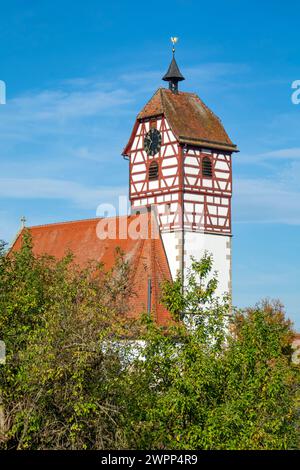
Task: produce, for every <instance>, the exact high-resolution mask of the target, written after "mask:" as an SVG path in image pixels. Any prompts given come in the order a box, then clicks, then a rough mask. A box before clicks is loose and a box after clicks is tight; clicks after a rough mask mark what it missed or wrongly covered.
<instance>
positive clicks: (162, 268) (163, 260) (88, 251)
mask: <svg viewBox="0 0 300 470" xmlns="http://www.w3.org/2000/svg"><path fill="white" fill-rule="evenodd" d="M137 217H138V216H136V215H132V216H128V217H127V216H124V217H118V218H117V219H116V228H117V230H116V233H117V234H118V233H119V228H120V224H121V223H122V224H124V223H126V222H127V227H128V226H129V225H130V223H131V222H132V221H134V219H136V218H137ZM148 217H150V214H149V216H148ZM126 219H127V220H126ZM153 219H154V218H152V220H153ZM101 220H102V221H103V219H99V218H97V219H89V220H79V221H73V222H62V223H55V224H49V225H39V226H34V227H28V229H29V231H30V233H31V236H32V240H33V252H34V254H35V255H41V254H46V253H47V254H49V255H51V256H54V257H56V258H57V259H60V258H62V257H63V256H64V255H65V254H66V253H67V252H68V251H71V252H72V253H73V254H74V257H75V262H76V263H77V264H79V265H80V266H84V265H85V264H87V263H88V261H98V262H102V263H103V264H104V266H105V268H107V269H110V268H111V267H112V266H113V264H114V260H115V252H116V248H117V247H119V248H120V249H121V250H122V251H123V252H124V253H125V259H127V260H128V261H130V264H131V266H132V270H133V288H134V291H135V292H136V294H137V295H135V296H133V298H132V299H131V300H130V301H129V303H130V310H131V313H130V316H133V317H137V316H138V315H139V314H140V313H141V312H143V311H146V310H147V300H148V299H147V292H148V279H149V278H151V281H152V295H151V305H152V310H153V314H154V316H155V318H156V320H157V322H158V323H160V324H166V323H167V322H168V321H169V320H170V318H171V317H170V314H169V312H168V311H167V310H166V309H165V308H164V307H163V306H162V305H161V303H160V293H161V290H160V285H161V283H162V281H163V280H164V279H171V274H170V269H169V265H168V261H167V257H166V254H165V250H164V246H163V243H162V240H161V238H160V235H159V232H158V231H157V234H158V236H157V238H153V239H152V238H148V239H137V240H134V239H132V238H130V237H127V238H126V239H122V238H120V237H118V236H117V238H116V239H105V240H101V239H99V238H98V236H97V225H98V223H99V222H100V221H101ZM107 220H109V219H107ZM110 220H111V219H110ZM123 226H124V225H123ZM22 233H23V232H22V231H21V232H20V233H19V235H18V237H17V239H16V241H15V242H14V244H13V246H12V248H11V251H16V250H19V249H20V247H21V243H22ZM127 233H128V232H127ZM125 235H126V232H125Z"/></svg>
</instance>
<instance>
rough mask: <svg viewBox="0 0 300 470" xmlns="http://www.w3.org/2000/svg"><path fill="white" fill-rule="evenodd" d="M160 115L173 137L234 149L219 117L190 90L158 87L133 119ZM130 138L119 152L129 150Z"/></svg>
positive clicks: (199, 144) (188, 142)
mask: <svg viewBox="0 0 300 470" xmlns="http://www.w3.org/2000/svg"><path fill="white" fill-rule="evenodd" d="M160 115H164V116H165V117H166V118H167V121H168V123H169V125H170V126H171V129H172V131H173V133H174V134H175V136H176V138H177V140H178V141H179V142H180V143H181V144H190V145H196V146H202V147H206V148H216V149H221V150H228V151H233V152H237V151H238V149H237V147H236V145H235V144H233V143H232V141H231V139H230V138H229V136H228V134H227V133H226V131H225V129H224V127H223V124H222V122H221V120H220V119H219V118H218V117H217V116H216V115H215V114H214V113H213V112H212V111H211V110H210V109H209V108H208V107H207V106H206V105H205V104H204V103H203V101H202V100H201V99H200V98H199V97H198V96H197V95H196V94H194V93H186V92H182V91H180V92H178V94H175V93H172V92H171V91H170V90H167V89H166V88H159V89H158V90H157V92H156V93H155V94H154V95H153V96H152V98H151V99H150V101H148V103H147V104H146V105H145V107H144V108H143V109H142V111H141V112H140V113H139V114H138V116H137V121H141V120H143V119H147V118H150V117H154V116H160ZM130 147H131V140H129V142H128V144H127V146H126V147H125V149H124V152H123V155H127V153H128V152H129V151H130Z"/></svg>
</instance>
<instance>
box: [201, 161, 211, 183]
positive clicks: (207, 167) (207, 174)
mask: <svg viewBox="0 0 300 470" xmlns="http://www.w3.org/2000/svg"><path fill="white" fill-rule="evenodd" d="M202 175H203V176H204V178H212V162H211V159H210V158H208V157H204V158H203V160H202Z"/></svg>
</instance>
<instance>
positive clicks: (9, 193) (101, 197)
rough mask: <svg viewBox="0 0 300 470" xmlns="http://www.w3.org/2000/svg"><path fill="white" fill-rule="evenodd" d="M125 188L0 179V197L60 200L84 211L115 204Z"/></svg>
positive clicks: (57, 181)
mask: <svg viewBox="0 0 300 470" xmlns="http://www.w3.org/2000/svg"><path fill="white" fill-rule="evenodd" d="M126 194H127V188H125V187H111V186H101V187H99V188H92V187H86V186H84V185H82V184H79V183H76V182H74V181H66V180H58V179H50V178H0V197H2V198H10V199H19V198H20V199H24V198H25V199H62V200H68V201H71V202H73V203H74V204H75V205H77V206H79V207H81V208H84V209H95V211H96V208H97V205H98V204H102V203H110V204H115V202H116V199H117V197H118V195H126Z"/></svg>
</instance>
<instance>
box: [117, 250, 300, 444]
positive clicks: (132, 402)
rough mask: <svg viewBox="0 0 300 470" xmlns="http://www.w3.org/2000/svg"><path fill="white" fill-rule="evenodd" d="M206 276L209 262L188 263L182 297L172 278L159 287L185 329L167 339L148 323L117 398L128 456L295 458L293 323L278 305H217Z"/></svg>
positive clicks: (296, 376) (296, 387)
mask: <svg viewBox="0 0 300 470" xmlns="http://www.w3.org/2000/svg"><path fill="white" fill-rule="evenodd" d="M211 266H212V259H211V257H210V256H208V255H206V256H205V257H204V258H203V260H201V261H200V262H196V261H194V263H193V266H192V270H191V272H190V274H189V277H188V281H187V286H186V291H185V292H184V291H183V289H182V285H181V280H180V279H179V278H178V279H177V281H176V282H175V283H174V284H171V283H168V284H166V285H165V287H164V299H163V300H164V301H165V304H166V305H167V306H168V308H169V310H170V311H172V312H173V314H174V316H175V318H178V317H179V315H181V316H183V317H184V322H183V323H181V324H178V323H177V324H174V326H173V327H171V328H169V329H168V331H166V330H165V329H164V328H159V327H158V326H157V325H155V324H154V323H151V322H150V321H149V320H147V328H146V332H145V336H144V341H145V349H144V351H143V354H144V358H145V360H140V359H138V360H137V361H136V362H135V364H134V367H132V368H131V373H130V374H129V375H127V376H126V380H127V382H126V384H125V386H124V392H123V399H124V407H125V403H126V407H127V409H128V410H129V412H130V420H129V417H128V419H127V421H126V423H125V426H127V438H128V441H129V442H130V446H131V447H133V448H138V449H290V448H296V447H298V444H299V443H298V442H297V433H298V429H297V425H299V410H297V406H296V397H297V393H299V369H297V367H296V366H294V365H293V364H291V361H290V358H291V354H290V353H291V351H290V346H289V345H290V343H291V335H292V331H291V326H290V323H289V321H286V320H285V318H284V313H283V309H282V306H281V305H280V304H279V303H278V302H274V303H270V302H263V303H261V304H259V305H257V306H256V307H255V308H254V309H247V310H246V311H244V312H240V311H232V309H231V307H230V301H229V299H226V297H225V298H224V299H222V301H219V300H218V299H216V298H215V296H214V292H215V289H216V286H217V283H216V277H215V276H211V275H210V271H211ZM182 314H184V315H182ZM191 315H192V319H193V321H192V322H191V321H190V317H191ZM191 324H192V327H191ZM186 325H188V327H187V326H186ZM129 389H130V394H129V395H127V396H126V390H129Z"/></svg>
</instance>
